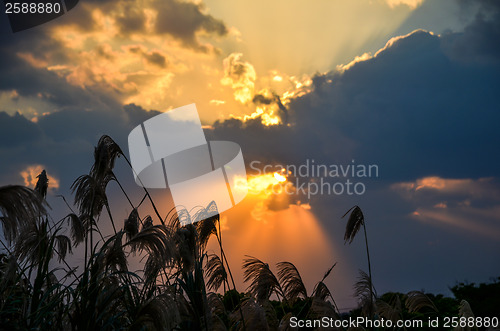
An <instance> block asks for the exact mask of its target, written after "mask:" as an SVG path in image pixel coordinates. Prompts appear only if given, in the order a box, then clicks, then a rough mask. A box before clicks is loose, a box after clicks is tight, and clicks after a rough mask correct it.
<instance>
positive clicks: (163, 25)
mask: <svg viewBox="0 0 500 331" xmlns="http://www.w3.org/2000/svg"><path fill="white" fill-rule="evenodd" d="M155 8H156V9H157V10H158V16H157V19H156V32H157V33H168V34H170V35H172V36H174V37H175V38H177V39H179V40H181V41H182V42H183V43H184V44H185V45H186V46H188V47H192V48H194V49H197V50H200V51H206V50H207V49H206V47H205V46H203V45H201V44H200V43H199V42H198V40H197V37H196V34H197V33H198V32H206V33H211V34H215V35H219V36H223V35H225V34H227V31H228V30H227V28H226V25H225V24H224V22H222V21H221V20H218V19H216V18H214V17H213V16H211V15H208V14H205V13H203V7H202V5H200V4H194V3H191V2H180V1H175V0H167V1H161V2H158V3H157V4H156V5H155Z"/></svg>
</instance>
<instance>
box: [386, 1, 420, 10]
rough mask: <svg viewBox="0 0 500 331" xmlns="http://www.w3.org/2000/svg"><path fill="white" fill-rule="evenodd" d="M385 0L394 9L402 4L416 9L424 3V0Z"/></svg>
mask: <svg viewBox="0 0 500 331" xmlns="http://www.w3.org/2000/svg"><path fill="white" fill-rule="evenodd" d="M385 2H386V3H387V5H388V6H389V7H391V8H393V9H394V8H396V7H398V6H401V5H405V6H408V7H409V8H410V9H416V8H417V7H419V6H420V5H422V3H423V2H424V0H385Z"/></svg>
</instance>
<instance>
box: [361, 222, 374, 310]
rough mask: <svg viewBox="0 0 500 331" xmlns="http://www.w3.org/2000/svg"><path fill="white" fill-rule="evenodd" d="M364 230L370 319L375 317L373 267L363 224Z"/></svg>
mask: <svg viewBox="0 0 500 331" xmlns="http://www.w3.org/2000/svg"><path fill="white" fill-rule="evenodd" d="M363 230H364V232H365V244H366V256H367V258H368V276H369V281H370V310H369V312H370V318H372V317H373V284H372V266H371V262H370V250H369V249H368V235H367V234H366V225H365V222H363Z"/></svg>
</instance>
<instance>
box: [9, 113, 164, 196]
mask: <svg viewBox="0 0 500 331" xmlns="http://www.w3.org/2000/svg"><path fill="white" fill-rule="evenodd" d="M157 114H159V112H156V111H146V110H144V109H143V108H141V107H139V106H136V105H133V104H132V105H127V106H124V107H123V109H121V108H120V109H116V110H115V111H100V110H99V109H94V110H91V111H85V110H75V109H71V110H61V111H59V112H55V113H52V114H48V115H45V116H42V117H40V118H39V120H38V123H33V122H31V121H29V120H27V119H26V118H25V117H24V116H22V115H20V114H16V115H13V116H9V115H8V114H6V113H5V112H0V156H1V160H2V162H0V183H1V184H0V185H5V184H14V183H18V184H21V183H22V181H21V178H20V176H19V172H20V171H21V170H22V169H24V168H25V167H26V166H27V165H31V164H41V165H43V166H44V167H47V169H49V170H50V171H51V172H52V174H53V175H55V176H56V177H57V178H58V179H60V181H61V190H60V192H59V193H64V194H68V193H69V191H68V189H69V186H70V184H71V183H72V182H73V181H74V180H75V179H76V177H77V176H79V175H81V174H83V173H86V172H88V170H89V167H90V165H91V162H92V157H93V146H95V144H96V143H97V141H98V140H99V138H100V137H101V136H102V135H104V134H106V135H109V136H111V137H112V138H113V139H114V140H115V141H116V142H117V143H118V144H119V145H120V146H121V148H122V149H123V151H124V153H125V154H128V148H127V137H128V134H129V132H130V131H131V130H132V129H133V128H134V127H135V126H137V125H138V124H140V123H142V122H143V121H144V120H146V119H148V118H150V117H152V116H155V115H157ZM5 160H7V161H8V162H5ZM127 174H128V173H127ZM130 175H131V174H130ZM131 182H132V183H133V181H132V179H131ZM68 195H69V194H68Z"/></svg>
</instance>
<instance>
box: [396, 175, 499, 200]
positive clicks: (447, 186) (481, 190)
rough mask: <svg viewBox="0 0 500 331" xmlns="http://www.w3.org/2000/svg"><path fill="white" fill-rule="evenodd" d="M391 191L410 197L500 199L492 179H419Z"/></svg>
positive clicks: (434, 177)
mask: <svg viewBox="0 0 500 331" xmlns="http://www.w3.org/2000/svg"><path fill="white" fill-rule="evenodd" d="M392 189H394V190H396V191H399V192H402V193H409V194H412V195H415V194H418V193H419V192H423V193H422V194H425V193H424V192H437V193H440V194H455V195H464V196H468V197H470V198H489V199H500V191H499V190H498V188H497V187H496V186H495V179H494V178H491V177H489V178H479V179H471V178H463V179H453V178H442V177H437V176H430V177H423V178H419V179H417V180H416V181H414V182H401V183H396V184H393V185H392Z"/></svg>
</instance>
